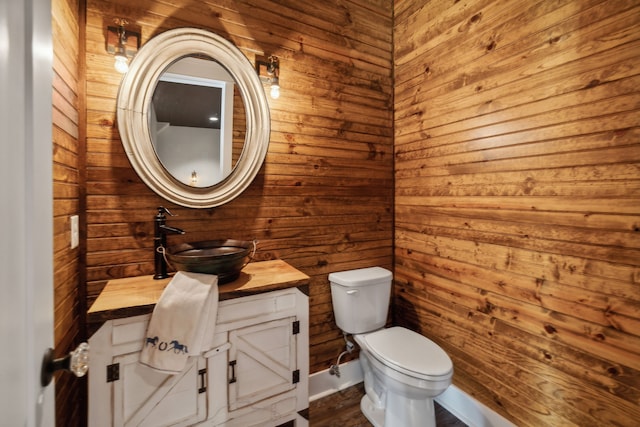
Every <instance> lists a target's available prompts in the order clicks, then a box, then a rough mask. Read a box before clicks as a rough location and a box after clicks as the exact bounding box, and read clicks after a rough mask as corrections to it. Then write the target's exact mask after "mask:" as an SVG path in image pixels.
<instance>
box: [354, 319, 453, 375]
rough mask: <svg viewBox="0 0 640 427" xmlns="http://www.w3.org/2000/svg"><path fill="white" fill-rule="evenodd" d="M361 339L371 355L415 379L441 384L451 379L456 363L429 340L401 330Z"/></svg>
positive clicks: (380, 332)
mask: <svg viewBox="0 0 640 427" xmlns="http://www.w3.org/2000/svg"><path fill="white" fill-rule="evenodd" d="M362 339H363V340H364V341H365V342H366V344H367V347H368V348H369V353H370V354H371V355H372V356H373V357H375V358H376V359H378V360H379V361H380V362H381V363H383V364H384V365H386V366H388V367H389V368H391V369H394V370H395V371H398V372H401V373H403V374H405V375H409V376H411V377H414V378H419V379H423V380H427V381H438V380H442V379H443V378H446V377H450V376H451V374H452V371H453V363H452V362H451V359H450V358H449V356H448V355H447V353H445V351H444V350H442V348H440V346H439V345H438V344H436V343H434V342H433V341H431V340H430V339H428V338H426V337H425V336H422V335H420V334H418V333H416V332H413V331H411V330H409V329H406V328H402V327H397V326H396V327H393V328H388V329H381V330H379V331H376V332H373V333H370V334H365V335H363V336H362Z"/></svg>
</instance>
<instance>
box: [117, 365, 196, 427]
mask: <svg viewBox="0 0 640 427" xmlns="http://www.w3.org/2000/svg"><path fill="white" fill-rule="evenodd" d="M139 359H140V353H139V352H135V353H130V354H125V355H121V356H115V357H114V358H113V362H114V364H115V363H117V364H119V376H120V378H119V379H118V380H117V381H115V382H113V411H114V413H113V425H114V426H150V427H151V426H153V427H160V426H183V425H190V424H193V423H195V422H197V421H201V420H204V419H205V418H206V415H207V414H206V412H207V408H206V387H205V384H203V382H204V381H205V379H204V378H205V376H206V375H205V373H206V360H205V359H204V358H195V357H191V358H189V361H188V362H187V367H186V368H185V370H184V371H183V372H181V373H180V374H177V375H167V374H163V373H160V372H158V371H156V370H154V369H151V368H149V367H147V366H145V365H142V364H140V363H138V361H139Z"/></svg>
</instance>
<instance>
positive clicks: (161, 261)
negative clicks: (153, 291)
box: [153, 206, 184, 280]
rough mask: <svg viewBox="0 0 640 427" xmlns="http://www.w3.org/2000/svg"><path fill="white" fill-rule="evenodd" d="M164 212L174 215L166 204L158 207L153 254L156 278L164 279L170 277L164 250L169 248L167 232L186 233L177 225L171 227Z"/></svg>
mask: <svg viewBox="0 0 640 427" xmlns="http://www.w3.org/2000/svg"><path fill="white" fill-rule="evenodd" d="M164 214H168V215H171V216H174V215H173V214H172V213H171V212H169V209H167V208H165V207H164V206H160V207H159V208H158V213H157V214H156V217H155V226H154V235H153V254H154V260H155V267H156V274H155V275H154V276H153V278H154V279H156V280H158V279H164V278H167V277H169V275H168V274H167V261H166V260H165V258H164V251H166V248H167V234H184V230H181V229H179V228H175V227H169V226H168V225H167V224H165V223H166V221H167V217H166V216H165V215H164Z"/></svg>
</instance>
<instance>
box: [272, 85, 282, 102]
mask: <svg viewBox="0 0 640 427" xmlns="http://www.w3.org/2000/svg"><path fill="white" fill-rule="evenodd" d="M271 98H273V99H278V98H280V86H278V85H271Z"/></svg>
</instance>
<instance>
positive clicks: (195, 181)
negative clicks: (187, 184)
mask: <svg viewBox="0 0 640 427" xmlns="http://www.w3.org/2000/svg"><path fill="white" fill-rule="evenodd" d="M197 184H198V173H197V172H196V171H193V172H191V186H195V185H197Z"/></svg>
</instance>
